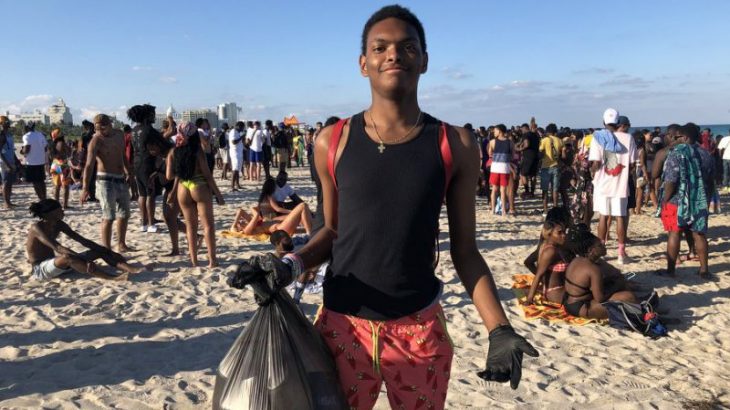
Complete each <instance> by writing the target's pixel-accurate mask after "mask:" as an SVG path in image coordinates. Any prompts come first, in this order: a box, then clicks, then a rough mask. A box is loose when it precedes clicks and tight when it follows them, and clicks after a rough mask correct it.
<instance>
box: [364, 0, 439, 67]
mask: <svg viewBox="0 0 730 410" xmlns="http://www.w3.org/2000/svg"><path fill="white" fill-rule="evenodd" d="M389 18H396V19H398V20H401V21H404V22H406V23H408V24H410V25H411V26H412V27H413V28H415V29H416V32H417V33H418V41H419V43H420V44H421V51H422V52H424V53H425V52H426V33H425V32H424V31H423V24H421V21H420V20H418V17H416V15H415V14H413V13H412V12H411V11H410V10H408V9H407V8H405V7H403V6H401V5H400V4H391V5H390V6H385V7H383V8H381V9H380V10H378V11H376V12H375V13H373V15H372V16H370V18H369V19H368V21H367V22H366V23H365V26H364V27H363V28H362V39H361V42H362V44H361V49H360V52H361V53H362V55H365V50H367V42H368V34H370V30H371V29H372V28H373V26H374V25H376V24H378V23H380V22H381V21H383V20H385V19H389Z"/></svg>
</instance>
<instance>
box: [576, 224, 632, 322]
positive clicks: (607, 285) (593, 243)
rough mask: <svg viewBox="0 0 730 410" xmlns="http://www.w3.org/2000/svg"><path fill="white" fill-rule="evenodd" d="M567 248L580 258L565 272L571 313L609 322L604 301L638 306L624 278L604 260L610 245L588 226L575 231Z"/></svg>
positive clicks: (579, 227) (577, 228)
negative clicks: (607, 247)
mask: <svg viewBox="0 0 730 410" xmlns="http://www.w3.org/2000/svg"><path fill="white" fill-rule="evenodd" d="M566 248H568V250H570V251H571V252H573V253H574V254H575V255H576V258H575V259H573V261H572V262H570V265H569V266H568V269H567V270H566V271H565V288H564V290H565V294H564V296H563V307H564V308H565V311H566V312H567V313H569V314H571V315H573V316H578V317H585V318H590V319H606V318H608V311H607V310H606V308H605V307H604V306H603V305H602V303H603V302H606V301H608V300H616V301H622V302H629V303H638V300H637V298H636V296H634V293H633V292H631V290H630V288H629V286H628V283H627V281H626V280H625V279H624V278H623V276H622V275H621V274H620V273H619V272H617V270H616V269H615V268H613V267H612V266H610V265H609V264H607V263H606V262H604V261H602V260H601V258H602V257H603V256H605V255H606V246H605V245H604V244H603V242H601V240H600V239H598V237H597V236H595V235H593V234H592V233H591V232H590V231H589V230H588V228H587V227H586V226H585V225H583V224H581V225H579V226H578V227H576V229H573V230H571V232H570V234H569V235H568V240H567V242H566Z"/></svg>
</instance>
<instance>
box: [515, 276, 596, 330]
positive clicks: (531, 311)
mask: <svg viewBox="0 0 730 410" xmlns="http://www.w3.org/2000/svg"><path fill="white" fill-rule="evenodd" d="M533 278H534V275H530V274H527V275H514V276H512V280H513V283H512V291H513V292H514V293H515V297H516V298H517V300H518V301H519V303H520V307H521V308H522V311H523V312H524V313H525V318H527V319H536V318H541V319H545V320H547V321H549V322H564V323H569V324H571V325H576V326H583V325H587V324H589V323H597V324H600V325H605V324H607V323H608V320H600V319H586V318H582V317H575V316H572V315H569V314H568V312H566V311H565V309H563V305H561V304H559V303H553V302H550V301H547V300H543V298H542V295H541V294H537V295H535V304H534V305H526V304H525V299H526V298H527V292H528V291H529V290H530V285H532V279H533Z"/></svg>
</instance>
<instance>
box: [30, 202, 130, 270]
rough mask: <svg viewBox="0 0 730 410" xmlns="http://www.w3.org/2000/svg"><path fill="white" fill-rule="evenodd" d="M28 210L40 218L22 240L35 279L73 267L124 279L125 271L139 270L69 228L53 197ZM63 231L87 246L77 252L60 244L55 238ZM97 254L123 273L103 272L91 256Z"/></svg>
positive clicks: (59, 206)
mask: <svg viewBox="0 0 730 410" xmlns="http://www.w3.org/2000/svg"><path fill="white" fill-rule="evenodd" d="M30 212H31V213H32V214H33V216H35V217H37V218H40V221H38V222H35V223H33V225H31V226H30V230H29V231H28V239H27V241H26V243H25V250H26V253H27V254H28V262H30V264H31V266H32V267H33V276H34V277H35V278H36V279H38V280H42V281H47V280H50V279H53V278H55V277H57V276H59V275H61V274H63V273H66V272H71V271H76V272H80V273H88V274H89V275H91V276H94V277H97V278H102V279H111V280H127V274H129V273H139V272H140V271H141V270H142V269H141V268H138V267H133V266H130V265H129V264H128V263H127V261H126V260H125V259H124V257H123V256H122V255H120V254H118V253H116V252H114V251H112V250H110V249H108V248H105V247H103V246H101V245H99V244H97V243H95V242H93V241H90V240H88V239H86V238H84V237H83V236H81V235H79V234H78V233H77V232H76V231H74V230H73V229H71V227H70V226H68V224H66V222H64V221H63V209H62V208H61V204H60V203H59V202H58V201H56V200H55V199H43V200H41V201H39V202H36V203H34V204H32V205H31V206H30ZM62 232H63V233H64V234H65V235H66V236H67V237H69V238H70V239H72V240H74V241H76V242H78V243H79V244H81V245H83V246H84V247H86V248H88V249H89V250H88V251H86V252H84V253H76V252H75V251H73V250H71V249H69V248H67V247H65V246H63V245H61V244H60V243H59V242H58V241H57V238H58V234H60V233H62ZM99 258H101V259H103V260H104V262H106V263H108V264H109V265H111V266H114V267H116V268H117V269H120V270H122V271H123V272H124V273H122V274H121V275H113V274H111V273H109V272H106V271H105V270H104V269H101V268H100V267H98V266H96V264H94V260H96V259H99Z"/></svg>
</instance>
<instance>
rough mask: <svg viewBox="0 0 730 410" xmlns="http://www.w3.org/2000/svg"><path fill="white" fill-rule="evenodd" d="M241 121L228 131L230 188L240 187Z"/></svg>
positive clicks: (236, 188)
mask: <svg viewBox="0 0 730 410" xmlns="http://www.w3.org/2000/svg"><path fill="white" fill-rule="evenodd" d="M243 127H244V123H243V121H238V122H237V123H236V126H235V127H234V128H233V129H232V130H230V131H228V153H229V154H230V156H231V171H232V172H233V175H232V176H231V190H232V191H238V190H239V189H241V181H240V175H241V169H242V168H243V135H242V134H241V132H242V131H243Z"/></svg>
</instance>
